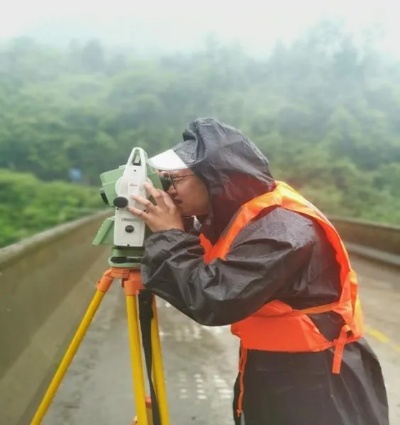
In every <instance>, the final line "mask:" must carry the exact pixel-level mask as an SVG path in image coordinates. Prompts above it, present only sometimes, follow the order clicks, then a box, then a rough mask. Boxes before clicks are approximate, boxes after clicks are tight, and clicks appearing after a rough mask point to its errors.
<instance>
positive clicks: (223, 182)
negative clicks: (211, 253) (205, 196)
mask: <svg viewBox="0 0 400 425" xmlns="http://www.w3.org/2000/svg"><path fill="white" fill-rule="evenodd" d="M183 140H184V141H183V142H182V143H180V144H178V145H176V146H175V147H174V148H173V151H174V152H175V153H176V154H177V155H178V156H179V157H180V158H181V159H182V161H183V162H184V163H185V164H186V165H187V167H188V168H189V169H191V170H192V171H193V172H194V173H195V174H196V175H197V176H199V177H200V178H201V179H202V180H203V181H204V182H205V184H206V185H207V188H208V191H209V194H210V201H211V213H210V215H209V216H208V219H207V220H206V222H207V224H208V226H209V227H210V228H211V229H212V233H213V235H214V237H212V239H215V238H217V237H218V236H219V235H220V234H221V232H222V231H223V230H224V229H225V227H226V226H227V224H228V223H229V221H230V219H231V218H232V216H233V215H234V214H235V212H236V211H237V210H238V209H239V208H240V207H241V206H242V205H243V204H244V203H246V202H248V201H249V200H251V199H253V198H255V197H257V196H259V195H261V194H263V193H266V192H270V191H271V190H273V189H274V187H275V182H274V179H273V177H272V176H271V174H270V172H269V167H268V159H267V158H266V157H265V156H264V155H263V154H262V153H261V151H260V150H259V149H258V148H257V146H256V145H255V144H254V143H253V142H252V141H251V140H249V139H248V138H247V137H246V136H245V135H244V134H243V133H242V132H240V131H239V130H238V129H236V128H234V127H232V126H229V125H226V124H223V123H221V122H219V121H217V120H215V119H212V118H202V119H196V120H194V121H191V122H190V123H189V124H188V126H187V128H186V129H185V130H184V132H183ZM211 229H209V230H211Z"/></svg>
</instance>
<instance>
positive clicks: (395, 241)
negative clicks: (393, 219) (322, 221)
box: [329, 217, 400, 267]
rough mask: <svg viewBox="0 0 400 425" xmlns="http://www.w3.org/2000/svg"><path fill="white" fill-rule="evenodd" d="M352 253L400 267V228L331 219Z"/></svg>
mask: <svg viewBox="0 0 400 425" xmlns="http://www.w3.org/2000/svg"><path fill="white" fill-rule="evenodd" d="M329 219H330V220H331V221H332V223H333V224H334V226H335V227H336V229H337V231H338V232H339V234H340V235H341V237H342V239H343V240H344V241H345V242H346V247H347V249H348V251H349V252H350V253H353V254H357V255H360V256H362V257H365V258H368V259H371V260H374V261H378V262H381V263H385V264H387V265H391V266H394V267H400V226H392V225H385V224H378V223H372V222H369V221H363V220H355V219H349V218H342V217H329Z"/></svg>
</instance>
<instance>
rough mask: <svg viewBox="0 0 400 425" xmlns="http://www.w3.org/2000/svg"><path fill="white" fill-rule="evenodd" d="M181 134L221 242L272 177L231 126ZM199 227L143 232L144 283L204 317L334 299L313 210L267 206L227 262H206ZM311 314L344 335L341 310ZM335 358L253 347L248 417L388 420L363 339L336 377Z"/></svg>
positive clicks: (340, 424) (329, 259)
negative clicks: (205, 192) (307, 214)
mask: <svg viewBox="0 0 400 425" xmlns="http://www.w3.org/2000/svg"><path fill="white" fill-rule="evenodd" d="M183 138H184V141H183V142H182V143H180V144H179V145H177V146H176V147H175V148H174V151H175V152H176V153H177V154H178V155H179V156H180V157H181V159H182V160H183V161H184V162H185V163H186V164H187V165H188V167H189V168H190V169H191V170H192V171H193V172H194V173H195V174H196V175H197V176H199V177H200V178H201V179H202V180H203V181H204V182H205V183H206V185H207V187H208V190H209V194H210V200H211V207H212V208H211V213H210V214H209V216H208V217H207V218H205V219H204V220H203V221H202V225H201V229H200V232H201V233H203V234H204V235H205V236H206V237H207V238H208V239H209V240H210V241H211V242H212V243H215V242H216V240H217V239H218V237H219V236H220V235H221V234H222V232H223V231H224V229H225V228H226V227H227V225H228V224H229V222H230V221H231V219H232V217H233V216H234V215H235V213H236V212H237V210H238V209H239V208H240V206H241V205H242V204H243V203H245V202H247V201H249V200H250V199H252V198H254V197H256V196H258V195H261V194H263V193H265V192H268V191H271V190H273V188H274V187H275V182H274V179H273V178H272V176H271V174H270V172H269V168H268V161H267V159H266V158H265V157H264V155H262V153H261V152H260V151H259V150H258V148H257V147H256V146H255V145H254V144H253V143H252V142H251V141H250V140H248V139H247V138H246V137H245V136H244V135H243V134H242V133H241V132H240V131H238V130H236V129H235V128H232V127H230V126H227V125H224V124H222V123H220V122H218V121H216V120H214V119H198V120H195V121H193V122H191V123H189V125H188V128H187V129H186V130H185V131H184V133H183ZM198 234H199V232H197V231H196V230H194V229H192V230H191V231H189V232H183V231H180V230H169V231H162V232H156V233H154V234H153V235H151V236H150V237H149V238H148V239H147V240H146V244H145V255H144V258H143V264H142V278H143V283H144V285H145V286H146V288H148V289H150V290H151V291H153V292H154V293H155V294H157V295H158V296H160V297H161V298H163V299H165V300H167V301H168V302H169V303H170V304H172V305H173V306H175V307H176V308H177V309H178V310H180V311H181V312H183V313H184V314H186V315H187V316H189V317H190V318H192V319H193V320H195V321H196V322H198V323H201V324H205V325H210V326H216V325H226V324H231V323H234V322H236V321H239V320H241V319H244V318H245V317H247V316H248V315H250V314H252V313H254V312H256V311H257V310H258V309H259V308H260V307H261V306H262V305H263V304H264V303H267V302H269V301H271V300H275V299H278V300H281V301H283V302H285V303H287V304H289V305H290V306H292V307H293V308H296V309H302V308H307V307H311V306H317V305H321V304H328V303H331V302H334V301H337V300H338V297H339V292H340V280H339V266H338V263H337V261H336V259H335V253H334V252H333V249H332V247H331V246H330V244H329V243H328V242H327V240H326V237H325V235H324V232H323V231H322V229H321V228H320V227H319V225H318V224H317V223H315V222H314V221H313V220H311V219H310V218H308V217H305V216H302V215H300V214H298V213H295V212H292V211H288V210H285V209H283V208H281V207H273V208H268V209H267V210H264V211H263V212H262V213H261V214H260V215H259V216H258V217H257V218H256V219H255V220H253V221H252V222H251V223H250V224H248V225H247V226H246V227H245V228H243V229H242V230H241V231H240V232H239V234H238V236H237V237H236V239H235V240H234V242H233V244H232V246H231V249H230V252H229V253H228V255H227V258H226V260H221V259H216V260H214V261H212V262H211V263H210V264H206V263H205V262H204V259H203V254H204V251H203V248H202V246H201V245H200V241H199V237H198ZM310 317H311V319H312V320H313V321H314V323H315V324H316V326H317V327H318V328H319V329H320V331H321V332H322V333H323V334H324V335H325V337H327V338H329V339H330V340H332V339H334V338H336V337H337V336H338V334H339V331H340V328H341V326H342V322H341V317H340V316H337V315H336V314H335V313H332V312H328V313H322V314H318V315H312V316H310ZM265 337H266V338H268V335H266V336H265ZM210 361H213V360H212V359H210ZM332 362H333V349H328V350H326V351H323V352H318V353H283V352H282V353H281V352H266V351H257V350H249V352H248V358H247V362H246V369H245V374H244V400H243V412H244V423H245V424H246V425H322V424H324V425H388V423H389V422H388V405H387V397H386V390H385V385H384V381H383V377H382V372H381V367H380V365H379V362H378V360H377V358H376V356H375V354H374V353H373V351H372V350H371V348H370V347H369V345H368V344H367V342H366V341H365V340H364V339H361V340H360V341H358V342H354V343H351V344H348V345H346V347H345V350H344V353H343V361H342V367H341V373H340V374H339V375H334V374H332ZM235 386H236V391H235V394H236V395H237V385H235ZM235 408H236V406H235V403H234V411H235ZM234 415H235V413H234ZM235 416H236V415H235ZM242 420H243V418H242ZM236 421H238V419H236ZM237 423H239V421H238V422H237ZM212 425H214V424H212Z"/></svg>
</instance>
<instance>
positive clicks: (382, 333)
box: [43, 257, 400, 425]
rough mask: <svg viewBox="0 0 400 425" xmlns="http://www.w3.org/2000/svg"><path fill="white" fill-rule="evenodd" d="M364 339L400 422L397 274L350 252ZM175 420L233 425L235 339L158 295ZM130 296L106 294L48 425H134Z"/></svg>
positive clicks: (116, 291)
mask: <svg viewBox="0 0 400 425" xmlns="http://www.w3.org/2000/svg"><path fill="white" fill-rule="evenodd" d="M352 264H353V267H354V269H355V270H356V272H357V273H358V276H359V282H360V293H361V300H362V302H363V308H364V313H365V318H366V325H367V335H366V336H367V339H368V341H369V342H370V344H371V345H372V347H373V348H374V350H375V352H376V354H377V355H378V357H379V359H380V362H381V365H382V368H383V372H384V376H385V379H386V385H387V391H388V396H389V404H390V410H391V412H390V415H391V424H392V425H399V424H400V332H399V328H400V274H399V272H398V271H397V272H396V271H395V270H391V269H389V268H386V267H384V266H381V265H378V264H374V263H371V262H369V261H365V260H362V259H360V258H356V257H353V258H352ZM157 304H158V315H159V326H160V336H161V341H162V347H163V362H164V372H165V376H166V385H167V391H168V400H169V403H168V405H169V411H170V423H171V425H188V424H193V425H232V419H231V415H232V413H231V404H232V389H231V387H232V383H233V380H234V378H235V375H236V367H237V353H238V343H237V340H236V338H235V337H233V336H232V335H231V334H230V332H229V328H228V327H213V328H210V327H204V326H200V325H198V324H196V323H194V322H192V321H191V320H189V319H188V318H186V317H185V316H184V315H182V314H181V313H179V312H178V311H176V310H175V309H174V308H173V307H171V306H169V305H168V304H167V303H166V302H165V301H163V300H158V301H157ZM130 364H131V363H130V358H129V345H128V334H127V322H126V310H125V297H124V293H123V290H122V289H121V287H120V285H119V284H118V283H117V282H114V283H113V286H112V288H111V289H110V290H109V292H108V293H107V294H106V296H105V298H104V301H103V302H102V304H101V306H100V309H99V311H98V313H97V315H96V317H95V319H94V321H93V323H92V325H91V327H90V328H89V331H88V333H87V335H86V337H85V339H84V340H83V342H82V344H81V346H80V348H79V350H78V353H77V355H76V357H75V359H74V361H73V363H72V365H71V367H70V368H69V370H68V373H67V375H66V377H65V378H64V380H63V382H62V384H61V386H60V388H59V390H58V392H57V394H56V397H55V398H54V400H53V403H52V405H51V406H50V409H49V411H48V413H47V415H46V417H45V419H44V421H43V424H44V425H130V424H131V422H132V417H133V415H134V410H135V409H134V397H133V387H132V379H131V367H130Z"/></svg>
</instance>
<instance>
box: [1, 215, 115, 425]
mask: <svg viewBox="0 0 400 425" xmlns="http://www.w3.org/2000/svg"><path fill="white" fill-rule="evenodd" d="M106 215H108V216H109V215H110V213H109V212H108V214H106V212H101V213H99V214H96V215H94V216H91V217H86V218H83V219H80V220H77V221H75V222H71V223H68V224H65V225H62V226H59V227H56V228H54V229H51V230H48V231H46V232H43V233H40V234H38V235H35V236H34V237H32V238H29V239H26V240H24V241H21V242H19V243H16V244H14V245H10V246H8V247H6V248H3V249H0V347H1V348H0V424H7V425H28V424H30V420H31V418H32V416H33V414H34V412H35V411H36V408H37V406H38V404H39V402H40V401H41V399H42V397H43V395H44V392H45V390H46V388H47V386H48V384H49V382H50V380H51V378H52V377H53V375H54V372H55V370H56V368H57V366H58V363H59V361H60V360H61V357H62V355H63V354H64V352H65V351H66V348H67V347H68V344H69V342H70V341H71V338H72V336H73V334H74V332H75V330H76V328H77V326H78V324H79V322H80V320H81V319H82V317H83V314H84V312H85V311H86V309H87V306H88V304H89V302H90V300H91V298H92V296H93V294H94V293H95V285H96V282H97V280H98V279H99V278H100V277H101V275H102V273H103V271H104V270H105V269H107V268H108V265H107V254H108V249H107V248H103V247H94V246H92V245H91V242H92V239H93V238H94V236H95V234H96V232H97V230H98V228H99V227H100V225H101V223H102V221H103V220H104V218H105V217H106Z"/></svg>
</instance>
